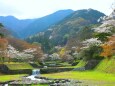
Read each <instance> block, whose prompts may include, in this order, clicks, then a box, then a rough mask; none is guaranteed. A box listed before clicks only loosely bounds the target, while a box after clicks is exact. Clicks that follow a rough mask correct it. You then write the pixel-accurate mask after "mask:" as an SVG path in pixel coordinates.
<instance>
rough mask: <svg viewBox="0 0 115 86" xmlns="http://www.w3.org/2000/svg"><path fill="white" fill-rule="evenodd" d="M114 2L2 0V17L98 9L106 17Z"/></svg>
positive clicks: (109, 0) (106, 0)
mask: <svg viewBox="0 0 115 86" xmlns="http://www.w3.org/2000/svg"><path fill="white" fill-rule="evenodd" d="M113 2H114V0H0V16H7V15H13V16H15V17H17V18H20V19H26V18H38V17H42V16H45V15H48V14H51V13H53V12H55V11H57V10H63V9H73V10H79V9H88V8H92V9H96V10H99V11H101V12H103V13H105V14H106V15H109V14H110V12H111V4H112V3H113Z"/></svg>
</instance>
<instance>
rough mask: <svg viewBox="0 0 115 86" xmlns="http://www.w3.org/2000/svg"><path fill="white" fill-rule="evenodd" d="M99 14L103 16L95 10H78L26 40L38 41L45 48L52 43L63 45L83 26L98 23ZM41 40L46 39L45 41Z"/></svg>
mask: <svg viewBox="0 0 115 86" xmlns="http://www.w3.org/2000/svg"><path fill="white" fill-rule="evenodd" d="M101 16H105V14H103V13H101V12H99V11H97V10H93V9H83V10H78V11H75V12H74V13H72V14H71V15H69V16H68V17H66V18H65V19H63V20H62V21H60V22H59V23H57V24H55V25H53V26H50V27H49V28H48V30H47V31H46V32H43V33H38V34H37V35H34V36H31V37H29V38H27V39H26V40H27V41H28V42H31V43H32V42H39V43H41V44H43V45H44V44H45V45H47V49H48V48H50V47H51V48H52V46H53V45H54V46H58V45H61V46H63V45H65V44H66V43H67V41H68V39H69V38H71V37H73V36H74V35H76V34H77V33H78V32H79V31H80V30H82V29H83V28H84V27H86V26H91V25H92V24H100V23H99V22H97V20H98V19H99V18H100V17H101ZM43 40H45V41H46V40H47V41H46V43H45V42H44V41H43ZM47 43H48V44H47ZM48 46H49V47H48ZM47 49H46V51H47Z"/></svg>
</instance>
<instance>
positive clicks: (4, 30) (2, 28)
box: [0, 23, 12, 37]
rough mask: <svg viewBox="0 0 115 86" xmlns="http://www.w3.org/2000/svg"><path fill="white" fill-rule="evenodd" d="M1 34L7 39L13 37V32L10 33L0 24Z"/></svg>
mask: <svg viewBox="0 0 115 86" xmlns="http://www.w3.org/2000/svg"><path fill="white" fill-rule="evenodd" d="M0 34H3V35H4V36H5V37H11V36H12V32H11V31H8V30H7V29H6V28H5V27H4V26H3V25H2V23H0Z"/></svg>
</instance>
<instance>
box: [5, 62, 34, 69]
mask: <svg viewBox="0 0 115 86" xmlns="http://www.w3.org/2000/svg"><path fill="white" fill-rule="evenodd" d="M4 64H5V65H6V66H7V67H8V68H9V69H10V70H21V69H33V67H32V66H31V65H30V64H29V63H12V62H11V63H4Z"/></svg>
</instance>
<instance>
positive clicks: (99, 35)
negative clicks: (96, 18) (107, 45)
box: [94, 33, 112, 41]
mask: <svg viewBox="0 0 115 86" xmlns="http://www.w3.org/2000/svg"><path fill="white" fill-rule="evenodd" d="M111 35H112V34H111V33H95V34H94V36H95V37H96V38H98V40H101V41H107V38H108V36H111Z"/></svg>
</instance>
